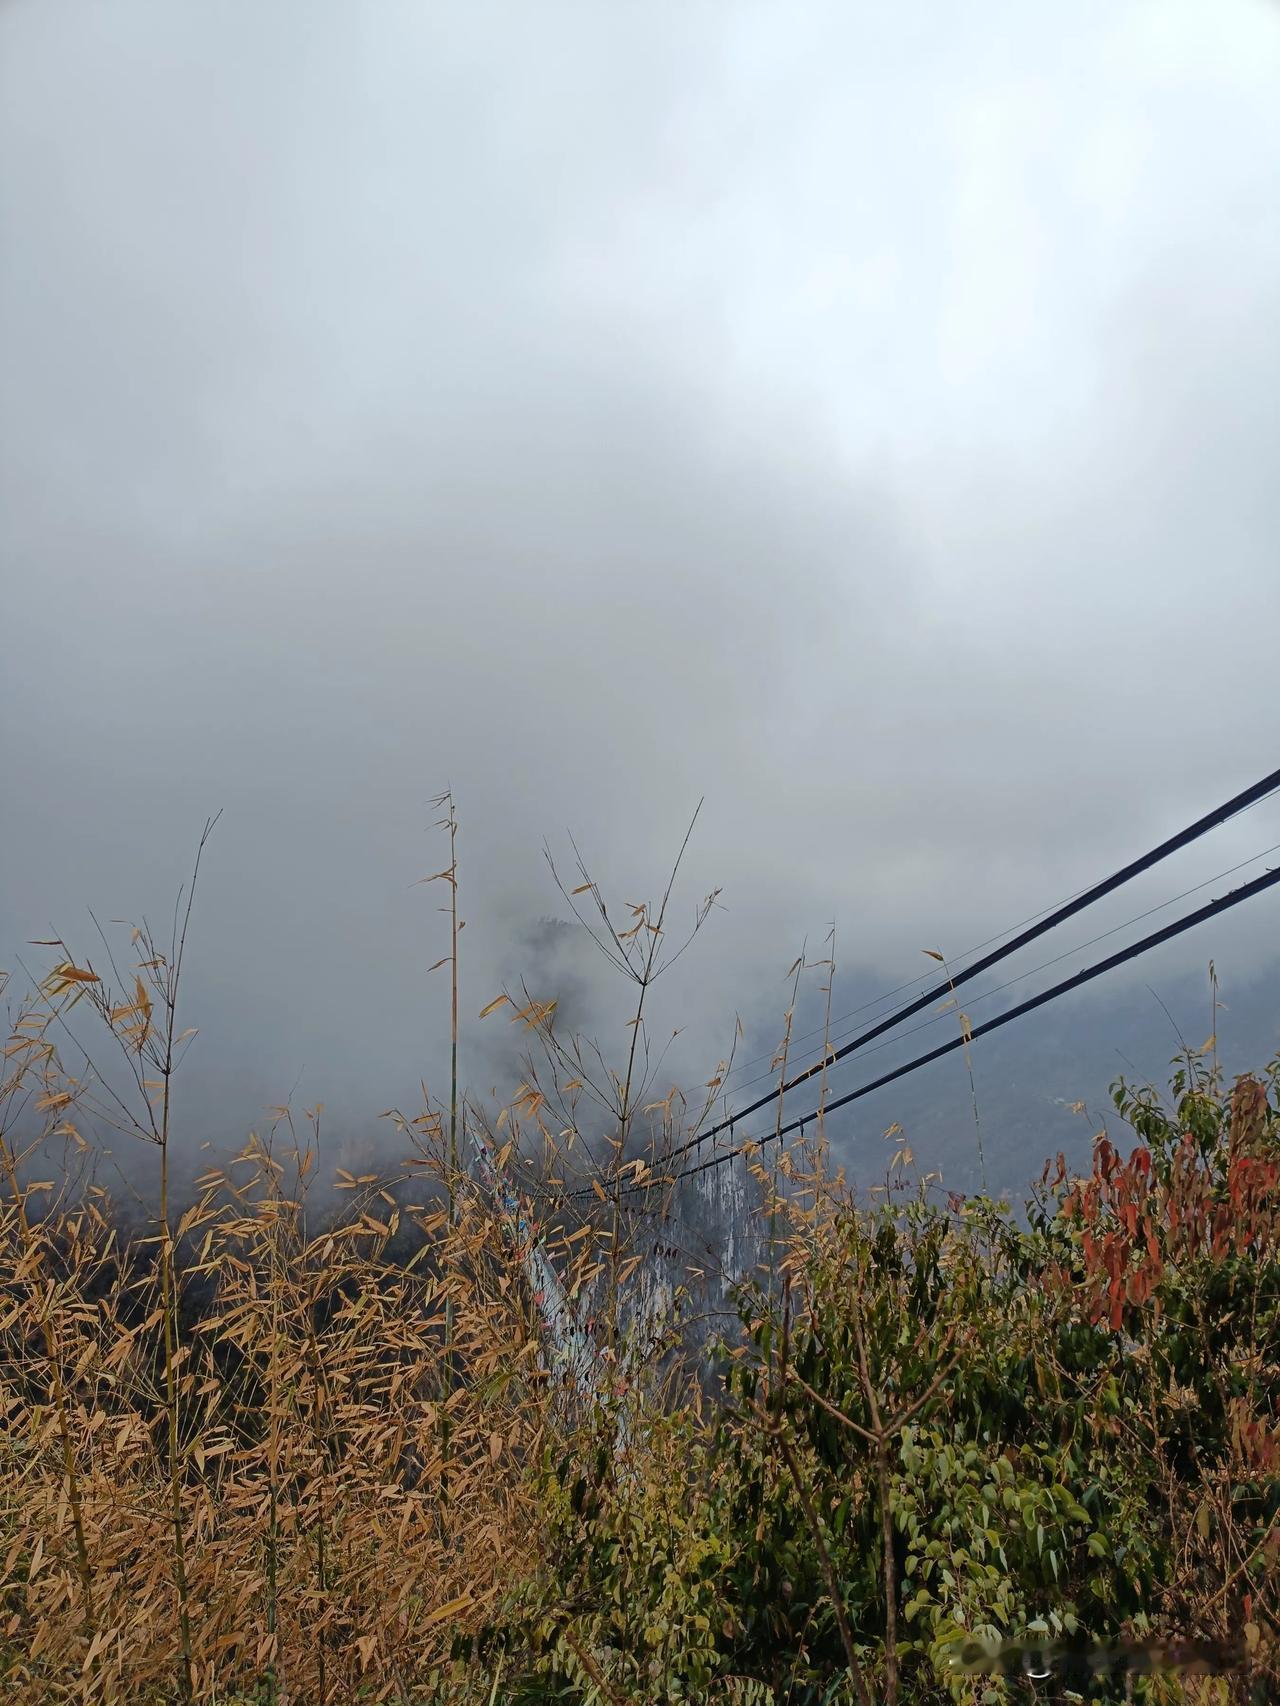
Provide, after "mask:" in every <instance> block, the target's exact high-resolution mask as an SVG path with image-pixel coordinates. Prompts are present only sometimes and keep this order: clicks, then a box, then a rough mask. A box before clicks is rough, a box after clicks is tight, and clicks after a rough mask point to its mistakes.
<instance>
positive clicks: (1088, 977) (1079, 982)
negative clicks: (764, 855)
mask: <svg viewBox="0 0 1280 1706" xmlns="http://www.w3.org/2000/svg"><path fill="white" fill-rule="evenodd" d="M1276 883H1280V870H1275V871H1266V872H1264V874H1263V875H1262V876H1260V877H1255V878H1254V879H1253V881H1252V882H1248V883H1243V884H1241V886H1240V887H1239V888H1238V889H1233V890H1232V891H1231V893H1230V894H1226V895H1222V896H1220V897H1219V898H1218V899H1217V900H1211V901H1209V902H1208V903H1207V904H1206V905H1204V906H1202V907H1199V908H1198V909H1197V910H1196V911H1195V912H1191V913H1188V914H1187V916H1186V917H1185V918H1179V919H1176V920H1175V921H1174V922H1173V923H1172V924H1166V925H1165V927H1164V928H1163V929H1162V930H1155V931H1153V932H1152V933H1151V935H1150V936H1144V937H1143V938H1142V940H1141V941H1139V942H1132V943H1130V945H1129V946H1128V947H1127V948H1121V949H1119V951H1118V952H1116V953H1114V954H1111V955H1109V956H1108V957H1107V958H1106V959H1105V960H1099V961H1098V962H1097V963H1096V964H1095V965H1091V966H1085V967H1084V969H1083V970H1081V971H1078V972H1076V974H1075V976H1074V977H1068V978H1064V979H1063V981H1062V982H1061V983H1056V984H1054V985H1053V987H1052V988H1051V989H1046V990H1042V991H1041V993H1040V994H1039V995H1033V996H1032V997H1031V999H1030V1000H1028V1001H1023V1002H1021V1003H1020V1004H1019V1005H1018V1006H1017V1007H1011V1008H1010V1009H1009V1011H1008V1012H1007V1013H1000V1014H997V1016H996V1017H995V1018H994V1019H988V1020H987V1021H986V1022H985V1024H981V1025H975V1026H974V1027H973V1028H972V1029H971V1030H968V1031H967V1032H966V1033H965V1034H964V1035H962V1036H958V1037H953V1038H952V1039H951V1040H950V1041H949V1042H945V1043H941V1044H940V1045H939V1046H938V1047H937V1048H934V1049H930V1050H929V1051H928V1053H927V1054H921V1055H917V1056H916V1058H915V1059H914V1060H909V1061H907V1062H905V1064H903V1065H902V1066H897V1067H895V1068H894V1069H893V1071H892V1072H885V1073H883V1074H881V1076H880V1077H879V1078H874V1079H872V1081H871V1082H870V1083H869V1084H862V1085H859V1087H858V1088H857V1089H856V1090H850V1091H848V1092H847V1093H846V1094H845V1095H843V1096H837V1097H836V1098H835V1100H834V1101H830V1102H828V1103H827V1104H826V1106H825V1107H824V1108H823V1110H822V1113H823V1116H824V1118H825V1116H826V1115H827V1114H831V1113H834V1112H835V1111H836V1109H837V1108H844V1107H847V1106H848V1105H849V1103H850V1102H857V1101H859V1100H860V1099H861V1098H862V1097H863V1096H870V1095H871V1094H872V1092H873V1091H876V1090H882V1089H883V1088H884V1086H885V1085H886V1084H892V1083H893V1082H894V1081H895V1079H898V1078H905V1077H906V1076H907V1074H908V1073H911V1072H917V1071H919V1069H920V1068H921V1067H922V1066H928V1065H930V1064H931V1063H932V1062H933V1061H935V1060H940V1059H941V1058H942V1056H943V1055H945V1054H952V1053H954V1051H955V1050H956V1049H958V1048H963V1047H964V1046H965V1044H966V1043H969V1042H973V1041H976V1039H977V1038H978V1037H984V1036H986V1035H987V1034H988V1033H989V1032H991V1031H996V1030H999V1028H1000V1026H1001V1025H1008V1024H1010V1023H1012V1021H1013V1020H1014V1019H1020V1018H1021V1017H1022V1016H1023V1014H1025V1013H1031V1012H1034V1011H1035V1009H1036V1008H1037V1007H1043V1006H1045V1005H1046V1003H1048V1002H1050V1001H1056V1000H1057V999H1058V997H1059V996H1061V995H1066V994H1068V993H1069V992H1070V991H1071V990H1073V989H1079V988H1081V987H1082V986H1083V985H1084V984H1086V983H1091V982H1092V981H1093V979H1094V978H1096V977H1101V976H1102V975H1103V973H1104V972H1109V971H1114V970H1115V968H1116V967H1117V966H1122V965H1124V964H1125V963H1126V961H1128V960H1132V959H1136V958H1137V957H1138V955H1139V954H1145V953H1149V952H1150V950H1151V949H1152V948H1156V947H1159V946H1160V944H1161V943H1162V942H1168V941H1171V940H1172V939H1173V937H1175V936H1180V935H1182V933H1183V932H1184V931H1186V930H1191V929H1193V928H1194V927H1195V926H1196V925H1197V924H1203V923H1204V922H1205V921H1206V920H1207V919H1210V918H1215V917H1217V915H1218V914H1219V913H1220V912H1226V911H1227V910H1228V909H1229V908H1230V907H1233V906H1239V905H1240V904H1241V902H1242V901H1246V900H1250V899H1252V898H1253V896H1254V895H1256V894H1261V893H1262V892H1263V890H1264V889H1269V888H1272V887H1274V885H1275V884H1276ZM944 987H950V986H949V985H947V986H944ZM768 1099H769V1100H772V1099H773V1098H768ZM817 1117H818V1110H817V1109H816V1108H815V1109H811V1110H810V1112H809V1113H807V1114H801V1115H800V1117H799V1118H798V1119H794V1120H792V1121H790V1123H789V1124H787V1125H784V1126H780V1127H779V1128H778V1129H777V1130H776V1131H771V1132H767V1133H766V1134H765V1135H764V1136H763V1137H757V1138H750V1139H748V1140H747V1141H746V1142H744V1143H740V1144H738V1145H736V1146H735V1147H734V1148H733V1149H725V1150H721V1152H720V1154H719V1155H714V1156H712V1157H711V1159H710V1160H709V1161H703V1162H700V1163H699V1164H698V1165H697V1166H695V1167H686V1168H683V1169H682V1170H681V1171H680V1172H679V1173H676V1174H673V1175H662V1174H655V1176H654V1177H653V1178H652V1179H651V1180H647V1181H646V1182H645V1183H644V1184H642V1185H627V1186H624V1187H622V1193H623V1194H625V1195H630V1194H632V1193H633V1192H635V1191H649V1190H653V1189H654V1188H655V1187H657V1186H660V1185H661V1186H664V1187H665V1186H669V1185H674V1184H677V1183H679V1181H680V1180H681V1179H689V1178H692V1177H693V1176H694V1175H695V1174H697V1173H705V1172H707V1171H708V1170H709V1169H710V1168H713V1167H721V1166H723V1165H724V1164H725V1162H727V1161H732V1160H734V1159H735V1157H737V1156H739V1155H742V1154H744V1153H745V1152H746V1151H747V1150H748V1149H751V1150H756V1149H762V1148H763V1147H764V1146H765V1144H767V1143H773V1142H776V1141H777V1140H778V1139H780V1138H784V1137H790V1136H791V1135H792V1133H793V1132H794V1133H799V1134H800V1135H801V1136H803V1134H804V1129H805V1127H806V1126H807V1125H810V1124H811V1123H812V1122H813V1121H814V1120H816V1119H817ZM711 1135H712V1134H711V1133H710V1132H706V1133H704V1134H703V1139H704V1141H705V1139H706V1138H707V1137H710V1136H711ZM695 1141H696V1140H695ZM692 1147H693V1142H692V1141H691V1142H690V1143H688V1144H683V1145H681V1147H680V1148H679V1149H676V1150H672V1152H671V1154H670V1155H669V1156H666V1157H664V1159H665V1160H671V1159H673V1158H674V1157H676V1156H678V1155H681V1154H683V1153H685V1152H686V1151H687V1150H688V1149H690V1148H692ZM573 1194H574V1195H575V1196H581V1195H584V1194H589V1193H583V1192H574V1193H573ZM609 1194H610V1195H614V1194H616V1187H615V1191H612V1192H610V1193H609Z"/></svg>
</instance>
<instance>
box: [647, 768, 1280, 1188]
mask: <svg viewBox="0 0 1280 1706" xmlns="http://www.w3.org/2000/svg"><path fill="white" fill-rule="evenodd" d="M1277 789H1280V770H1273V771H1272V772H1271V774H1270V775H1269V776H1264V777H1263V778H1262V780H1261V781H1260V782H1255V783H1254V784H1253V786H1252V787H1251V788H1246V789H1245V790H1244V792H1243V793H1241V794H1236V795H1235V796H1234V797H1233V798H1232V799H1230V800H1227V801H1226V803H1225V804H1224V805H1221V806H1219V807H1218V808H1217V809H1216V810H1215V811H1211V812H1208V813H1207V814H1206V815H1205V816H1204V817H1202V818H1198V819H1197V820H1196V821H1195V823H1193V824H1190V825H1189V826H1188V827H1187V828H1186V829H1183V830H1179V832H1178V834H1177V835H1173V836H1170V838H1169V839H1168V840H1167V841H1162V842H1161V843H1160V845H1159V846H1158V847H1153V848H1152V849H1151V851H1150V852H1149V853H1144V854H1143V855H1142V857H1141V858H1139V859H1134V860H1133V861H1132V862H1131V863H1130V864H1128V865H1124V866H1122V867H1121V869H1120V870H1118V871H1115V872H1113V874H1112V875H1111V876H1109V877H1105V878H1104V879H1103V880H1102V881H1101V882H1100V883H1094V884H1093V886H1092V887H1091V888H1087V889H1082V890H1081V892H1080V893H1079V894H1077V895H1074V896H1073V897H1072V898H1071V899H1070V900H1068V901H1065V902H1064V903H1063V904H1062V905H1061V906H1059V907H1057V908H1056V909H1055V910H1054V911H1053V912H1051V913H1049V914H1048V916H1047V917H1045V918H1042V919H1041V920H1040V922H1039V923H1038V924H1033V925H1031V926H1030V928H1029V929H1026V930H1023V931H1021V932H1020V933H1019V934H1018V935H1016V936H1015V937H1014V938H1013V940H1012V941H1010V942H1006V943H1005V944H1004V945H1003V946H1002V947H999V948H996V949H994V950H993V951H992V952H991V953H989V954H985V955H983V957H982V958H981V959H980V960H975V961H974V962H973V964H972V965H969V966H965V967H964V968H963V969H962V970H960V971H957V972H956V973H955V974H954V975H953V976H951V977H948V978H947V979H946V980H945V981H944V982H942V983H937V984H934V985H933V987H932V988H930V989H927V990H926V991H925V992H924V994H923V995H920V996H917V997H916V999H915V1000H914V1001H910V1002H908V1003H907V1005H906V1006H905V1007H900V1008H898V1009H897V1011H896V1012H893V1013H890V1014H889V1015H888V1017H887V1018H884V1019H881V1020H880V1021H879V1023H878V1024H875V1025H871V1026H869V1027H868V1029H867V1030H865V1031H862V1032H860V1033H859V1035H858V1036H856V1037H854V1038H853V1040H852V1041H851V1042H847V1043H845V1044H844V1046H843V1047H842V1048H839V1049H837V1050H835V1052H834V1053H833V1054H831V1055H829V1056H828V1057H827V1058H826V1059H825V1060H819V1061H815V1062H814V1064H813V1065H812V1066H807V1067H805V1069H804V1070H803V1071H802V1072H798V1073H797V1074H796V1075H795V1077H794V1078H790V1079H788V1080H787V1081H786V1082H785V1083H783V1084H780V1085H778V1086H777V1087H776V1088H775V1089H773V1090H770V1091H769V1092H768V1093H767V1094H766V1095H763V1096H761V1097H759V1098H758V1099H757V1100H756V1101H754V1102H749V1103H748V1104H747V1106H746V1107H745V1108H739V1109H738V1110H737V1111H736V1112H735V1113H733V1114H730V1115H729V1116H727V1117H726V1118H725V1119H722V1120H720V1121H719V1122H718V1123H717V1124H716V1125H713V1126H709V1127H708V1128H707V1130H706V1131H703V1132H698V1133H695V1135H694V1136H693V1137H691V1138H689V1139H688V1141H687V1142H685V1143H683V1144H681V1145H680V1147H679V1148H678V1149H674V1150H672V1152H671V1157H672V1158H674V1157H677V1156H680V1155H684V1154H686V1153H687V1152H688V1151H689V1150H691V1149H698V1148H700V1147H701V1146H702V1145H703V1144H704V1143H706V1142H708V1141H709V1140H710V1139H711V1138H714V1137H718V1136H719V1134H720V1133H721V1132H722V1131H728V1130H729V1129H730V1128H731V1127H732V1126H734V1125H736V1124H737V1122H738V1121H739V1120H745V1119H748V1118H750V1116H751V1115H752V1114H754V1113H758V1112H759V1111H760V1109H761V1108H765V1107H768V1106H769V1104H770V1103H771V1102H776V1101H777V1100H778V1098H779V1097H780V1096H784V1095H785V1094H786V1093H787V1091H789V1090H794V1089H795V1088H796V1087H797V1086H798V1085H800V1084H803V1083H805V1082H806V1081H807V1080H808V1079H810V1078H813V1077H816V1076H817V1074H818V1073H820V1072H822V1071H823V1070H824V1068H829V1067H831V1066H833V1065H834V1064H835V1063H836V1062H837V1061H840V1060H844V1059H845V1058H846V1057H847V1056H848V1055H851V1054H853V1053H855V1051H856V1050H858V1049H860V1048H865V1046H866V1045H867V1043H869V1042H873V1041H874V1040H875V1038H876V1037H880V1036H883V1035H884V1033H885V1032H886V1031H891V1030H893V1029H894V1027H895V1026H897V1025H899V1024H901V1023H902V1021H903V1020H904V1019H909V1018H911V1016H912V1015H913V1014H915V1013H920V1012H922V1011H923V1010H924V1009H925V1008H926V1007H928V1006H929V1005H930V1004H931V1003H932V1002H934V1001H937V1000H938V999H939V997H940V996H944V995H950V994H951V993H952V992H953V991H954V990H955V989H956V988H957V987H958V986H959V985H960V984H962V983H968V982H969V980H970V979H971V978H975V977H977V976H979V974H980V973H982V972H984V971H986V970H988V969H989V968H990V967H991V966H994V965H997V964H998V963H999V962H1000V961H1001V960H1004V959H1008V957H1009V955H1010V954H1013V953H1016V952H1017V951H1018V949H1019V948H1025V947H1026V945H1027V943H1028V942H1034V941H1036V940H1037V938H1038V937H1040V936H1043V935H1045V934H1046V933H1047V932H1048V931H1050V930H1052V929H1054V928H1055V927H1056V926H1057V925H1059V924H1062V923H1064V922H1065V920H1066V919H1068V918H1074V917H1075V915H1076V913H1077V912H1083V911H1084V909H1085V907H1087V906H1092V905H1093V903H1094V902H1095V901H1097V900H1101V899H1102V898H1103V897H1104V896H1105V895H1109V894H1112V893H1113V892H1114V891H1115V890H1116V889H1118V888H1121V887H1122V886H1123V885H1124V884H1125V883H1127V882H1131V881H1132V880H1133V878H1134V877H1137V876H1141V874H1142V873H1143V872H1144V871H1149V870H1150V869H1151V867H1152V866H1153V865H1158V864H1159V863H1160V862H1161V860H1163V859H1167V858H1169V856H1170V855H1171V854H1173V853H1177V852H1178V851H1179V850H1180V849H1181V848H1183V847H1187V846H1189V845H1190V844H1191V842H1193V841H1197V840H1199V838H1200V837H1201V836H1202V835H1207V834H1208V832H1209V831H1210V830H1211V829H1216V828H1217V827H1218V826H1219V825H1220V824H1223V823H1226V822H1227V820H1228V819H1229V818H1233V817H1235V816H1236V815H1237V814H1238V813H1239V812H1242V811H1247V810H1248V808H1249V807H1250V806H1254V805H1257V804H1258V802H1259V801H1260V800H1263V799H1265V798H1266V797H1267V795H1268V794H1273V793H1275V792H1276V790H1277ZM828 1105H829V1106H830V1105H833V1104H828Z"/></svg>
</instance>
